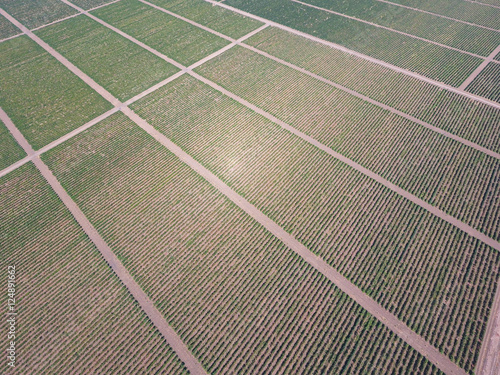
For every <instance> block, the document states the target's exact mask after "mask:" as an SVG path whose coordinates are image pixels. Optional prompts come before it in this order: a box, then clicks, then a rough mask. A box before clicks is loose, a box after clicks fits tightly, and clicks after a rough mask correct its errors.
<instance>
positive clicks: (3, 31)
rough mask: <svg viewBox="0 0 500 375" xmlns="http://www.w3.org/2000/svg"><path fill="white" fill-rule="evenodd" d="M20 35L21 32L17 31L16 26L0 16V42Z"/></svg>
mask: <svg viewBox="0 0 500 375" xmlns="http://www.w3.org/2000/svg"><path fill="white" fill-rule="evenodd" d="M20 33H21V30H19V29H18V28H17V27H16V26H14V25H13V24H12V23H10V21H9V20H7V18H5V17H4V16H2V15H0V40H1V39H5V38H8V37H10V36H13V35H16V34H20Z"/></svg>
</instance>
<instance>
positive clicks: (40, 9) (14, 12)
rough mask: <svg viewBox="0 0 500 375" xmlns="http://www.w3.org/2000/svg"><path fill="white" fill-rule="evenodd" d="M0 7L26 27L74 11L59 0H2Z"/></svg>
mask: <svg viewBox="0 0 500 375" xmlns="http://www.w3.org/2000/svg"><path fill="white" fill-rule="evenodd" d="M0 7H2V9H4V10H5V11H6V12H7V13H9V14H10V15H11V16H12V17H14V18H15V19H16V20H18V21H19V22H21V23H22V24H23V25H24V26H26V27H27V28H28V29H33V28H35V27H40V26H43V25H46V24H48V23H50V22H54V21H56V20H59V19H61V18H64V17H68V16H70V15H72V14H75V13H76V10H74V9H73V8H72V7H70V6H69V5H66V4H64V3H63V2H62V1H60V0H43V1H33V0H15V1H12V0H3V1H1V2H0Z"/></svg>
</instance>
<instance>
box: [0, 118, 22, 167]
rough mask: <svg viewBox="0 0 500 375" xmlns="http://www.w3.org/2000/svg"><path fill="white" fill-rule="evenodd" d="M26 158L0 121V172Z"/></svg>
mask: <svg viewBox="0 0 500 375" xmlns="http://www.w3.org/2000/svg"><path fill="white" fill-rule="evenodd" d="M24 156H26V153H25V152H24V151H23V149H22V148H21V146H19V145H18V144H17V142H16V141H15V139H14V137H12V134H10V132H9V131H8V130H7V128H6V127H5V125H4V123H3V122H2V121H0V170H2V169H4V168H7V167H8V166H9V165H11V164H13V163H15V162H16V161H18V160H20V159H22V158H23V157H24Z"/></svg>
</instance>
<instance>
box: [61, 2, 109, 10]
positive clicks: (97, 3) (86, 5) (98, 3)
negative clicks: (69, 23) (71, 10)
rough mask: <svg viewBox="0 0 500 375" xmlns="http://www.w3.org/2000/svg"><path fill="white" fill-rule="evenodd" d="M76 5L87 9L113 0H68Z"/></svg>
mask: <svg viewBox="0 0 500 375" xmlns="http://www.w3.org/2000/svg"><path fill="white" fill-rule="evenodd" d="M70 1H71V2H72V3H73V4H75V5H76V6H79V7H80V8H82V9H85V10H88V9H92V8H95V7H98V6H101V5H104V4H108V3H110V2H112V1H113V0H70Z"/></svg>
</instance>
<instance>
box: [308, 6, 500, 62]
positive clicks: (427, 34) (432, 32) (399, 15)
mask: <svg viewBox="0 0 500 375" xmlns="http://www.w3.org/2000/svg"><path fill="white" fill-rule="evenodd" d="M302 2H304V3H307V4H311V5H315V6H318V7H321V8H324V9H329V10H332V11H335V12H338V13H342V14H345V15H348V16H352V17H356V18H358V19H361V20H364V21H368V22H372V23H375V24H377V25H381V26H385V27H389V28H391V29H394V30H398V31H402V32H404V33H407V34H411V35H415V36H418V37H421V38H425V39H427V40H431V41H434V42H438V43H441V44H444V45H447V46H450V47H454V48H458V49H460V50H462V51H467V52H471V53H475V54H478V55H481V56H488V55H489V54H490V53H491V52H492V51H493V50H494V49H495V48H496V47H497V46H498V45H499V44H500V33H499V32H496V31H492V30H488V29H483V28H480V27H477V26H472V25H469V24H464V23H460V22H457V21H453V20H449V19H446V18H441V17H438V16H434V15H431V14H427V13H422V12H418V11H415V10H412V9H407V8H403V7H400V6H396V5H392V4H387V3H383V2H379V1H377V0H361V1H356V2H344V1H342V0H334V1H332V0H305V1H302Z"/></svg>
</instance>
